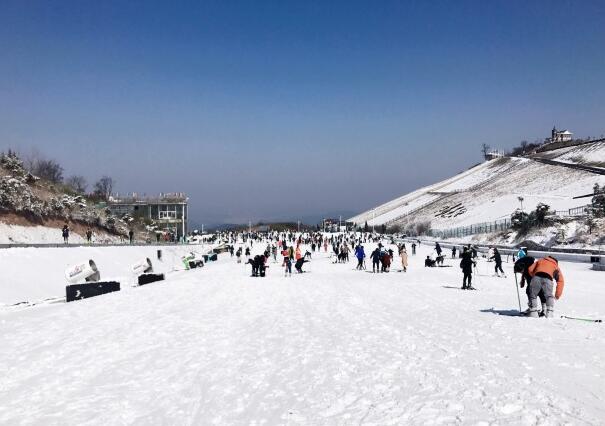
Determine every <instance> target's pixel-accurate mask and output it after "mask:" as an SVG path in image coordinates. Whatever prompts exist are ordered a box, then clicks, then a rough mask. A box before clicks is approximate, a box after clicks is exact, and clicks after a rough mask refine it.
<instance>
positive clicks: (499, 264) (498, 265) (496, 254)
mask: <svg viewBox="0 0 605 426" xmlns="http://www.w3.org/2000/svg"><path fill="white" fill-rule="evenodd" d="M491 259H493V260H494V262H496V267H495V272H496V276H497V277H499V276H500V274H499V273H498V271H500V272H501V273H502V275H504V278H506V274H505V273H504V271H503V270H502V256H500V252H499V251H498V249H497V248H496V247H494V251H493V255H492V257H491Z"/></svg>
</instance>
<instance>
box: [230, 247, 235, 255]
mask: <svg viewBox="0 0 605 426" xmlns="http://www.w3.org/2000/svg"><path fill="white" fill-rule="evenodd" d="M229 253H230V254H231V257H233V255H234V248H233V246H229Z"/></svg>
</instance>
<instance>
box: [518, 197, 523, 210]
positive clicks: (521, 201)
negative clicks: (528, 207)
mask: <svg viewBox="0 0 605 426" xmlns="http://www.w3.org/2000/svg"><path fill="white" fill-rule="evenodd" d="M517 200H519V202H520V203H521V212H523V200H524V198H523V197H517Z"/></svg>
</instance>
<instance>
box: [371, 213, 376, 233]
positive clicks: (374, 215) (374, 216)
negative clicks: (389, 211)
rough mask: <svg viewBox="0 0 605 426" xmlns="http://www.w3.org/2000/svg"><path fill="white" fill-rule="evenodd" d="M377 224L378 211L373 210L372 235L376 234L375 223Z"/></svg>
mask: <svg viewBox="0 0 605 426" xmlns="http://www.w3.org/2000/svg"><path fill="white" fill-rule="evenodd" d="M375 222H376V209H375V208H374V209H372V234H373V233H374V223H375Z"/></svg>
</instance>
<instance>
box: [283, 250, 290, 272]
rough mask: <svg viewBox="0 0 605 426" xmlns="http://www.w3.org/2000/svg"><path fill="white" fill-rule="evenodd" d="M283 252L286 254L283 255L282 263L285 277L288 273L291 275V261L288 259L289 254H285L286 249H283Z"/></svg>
mask: <svg viewBox="0 0 605 426" xmlns="http://www.w3.org/2000/svg"><path fill="white" fill-rule="evenodd" d="M284 252H286V255H285V256H284V263H283V266H284V272H285V274H284V276H286V277H287V276H288V275H290V276H292V261H291V260H290V256H288V255H287V253H288V251H287V250H284Z"/></svg>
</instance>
